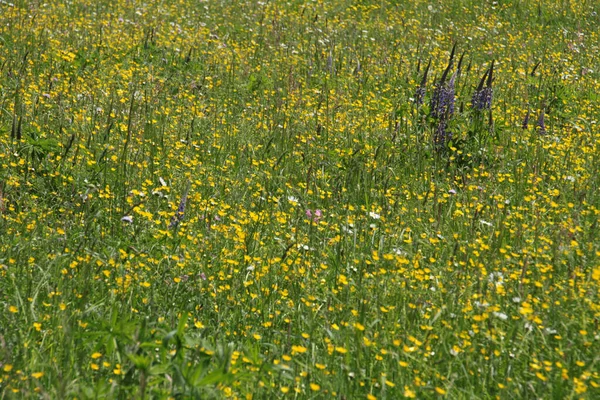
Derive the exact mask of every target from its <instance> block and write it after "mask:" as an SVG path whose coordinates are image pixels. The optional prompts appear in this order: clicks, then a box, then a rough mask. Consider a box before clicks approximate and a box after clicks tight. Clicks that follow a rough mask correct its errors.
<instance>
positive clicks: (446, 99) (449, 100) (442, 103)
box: [431, 72, 456, 120]
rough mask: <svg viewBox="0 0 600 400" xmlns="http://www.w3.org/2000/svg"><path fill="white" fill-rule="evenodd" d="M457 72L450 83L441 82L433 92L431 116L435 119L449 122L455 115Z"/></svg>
mask: <svg viewBox="0 0 600 400" xmlns="http://www.w3.org/2000/svg"><path fill="white" fill-rule="evenodd" d="M455 82H456V72H455V73H454V74H453V75H452V77H451V78H450V80H449V81H448V82H445V81H444V80H442V81H440V83H439V84H438V85H436V88H435V89H434V91H433V96H432V98H431V116H432V117H433V118H437V119H442V120H447V119H448V118H450V117H451V116H452V115H453V114H454V105H455V104H454V103H455V98H454V86H455Z"/></svg>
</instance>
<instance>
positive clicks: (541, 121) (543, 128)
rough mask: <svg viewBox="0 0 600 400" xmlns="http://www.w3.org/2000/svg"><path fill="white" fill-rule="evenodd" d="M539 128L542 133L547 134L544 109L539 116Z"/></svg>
mask: <svg viewBox="0 0 600 400" xmlns="http://www.w3.org/2000/svg"><path fill="white" fill-rule="evenodd" d="M537 128H538V131H539V133H540V135H545V134H546V124H545V122H544V110H543V109H542V110H541V111H540V116H539V117H538V121H537Z"/></svg>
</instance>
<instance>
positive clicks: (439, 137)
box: [433, 119, 452, 150]
mask: <svg viewBox="0 0 600 400" xmlns="http://www.w3.org/2000/svg"><path fill="white" fill-rule="evenodd" d="M450 139H452V132H448V121H447V120H445V119H443V120H441V121H440V122H439V123H438V126H437V129H436V130H435V133H434V135H433V144H434V145H435V146H436V147H437V149H438V150H441V149H442V148H443V147H444V146H445V145H446V143H448V142H449V141H450Z"/></svg>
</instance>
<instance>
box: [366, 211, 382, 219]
mask: <svg viewBox="0 0 600 400" xmlns="http://www.w3.org/2000/svg"><path fill="white" fill-rule="evenodd" d="M369 217H371V218H373V219H380V218H381V215H379V214H377V213H374V212H372V211H371V212H369Z"/></svg>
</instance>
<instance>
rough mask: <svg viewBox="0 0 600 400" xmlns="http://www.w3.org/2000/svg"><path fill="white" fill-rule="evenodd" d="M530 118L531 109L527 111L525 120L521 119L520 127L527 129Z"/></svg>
mask: <svg viewBox="0 0 600 400" xmlns="http://www.w3.org/2000/svg"><path fill="white" fill-rule="evenodd" d="M530 116H531V109H529V110H527V114H525V118H524V119H523V124H522V125H521V127H522V128H523V129H527V128H529V117H530Z"/></svg>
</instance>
